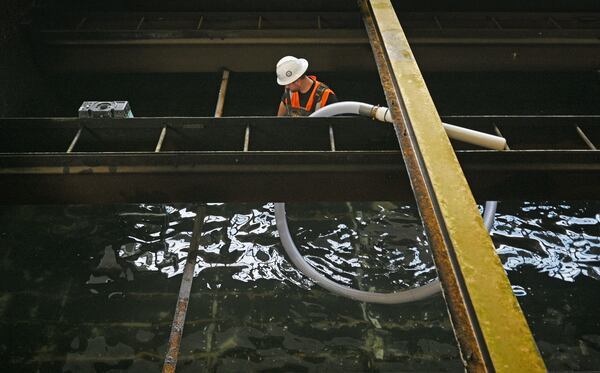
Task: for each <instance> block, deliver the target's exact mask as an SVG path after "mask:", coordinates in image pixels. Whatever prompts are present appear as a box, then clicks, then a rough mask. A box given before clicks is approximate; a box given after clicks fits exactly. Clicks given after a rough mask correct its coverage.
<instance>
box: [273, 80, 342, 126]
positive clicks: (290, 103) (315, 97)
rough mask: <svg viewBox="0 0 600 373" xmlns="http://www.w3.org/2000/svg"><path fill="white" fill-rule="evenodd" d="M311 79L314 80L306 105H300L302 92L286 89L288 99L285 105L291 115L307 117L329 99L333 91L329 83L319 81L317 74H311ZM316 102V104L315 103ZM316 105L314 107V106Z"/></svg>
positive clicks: (287, 112)
mask: <svg viewBox="0 0 600 373" xmlns="http://www.w3.org/2000/svg"><path fill="white" fill-rule="evenodd" d="M308 78H309V79H311V80H312V81H314V82H315V83H314V84H313V88H312V91H311V93H310V96H309V98H308V101H307V102H306V106H305V107H302V106H300V94H299V93H298V92H290V91H289V90H287V89H286V91H285V92H286V99H285V100H284V102H283V103H284V105H285V109H286V114H287V115H288V116H291V117H300V116H301V117H306V116H309V115H310V114H312V113H313V112H314V111H316V110H319V109H320V108H322V107H323V106H325V105H326V104H327V99H328V98H329V95H330V94H332V93H333V91H332V90H331V89H330V88H329V87H327V85H325V84H323V83H321V82H319V81H318V80H317V77H316V76H313V75H311V76H309V77H308ZM315 102H316V104H315ZM313 106H314V107H313Z"/></svg>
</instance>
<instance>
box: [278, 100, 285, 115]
mask: <svg viewBox="0 0 600 373" xmlns="http://www.w3.org/2000/svg"><path fill="white" fill-rule="evenodd" d="M284 115H285V105H284V104H283V102H279V110H277V116H278V117H282V116H284Z"/></svg>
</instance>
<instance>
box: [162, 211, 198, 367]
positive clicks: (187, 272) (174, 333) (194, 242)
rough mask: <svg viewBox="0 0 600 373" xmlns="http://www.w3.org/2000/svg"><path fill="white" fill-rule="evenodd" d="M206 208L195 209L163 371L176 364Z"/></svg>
mask: <svg viewBox="0 0 600 373" xmlns="http://www.w3.org/2000/svg"><path fill="white" fill-rule="evenodd" d="M205 216H206V210H205V207H204V206H200V207H198V208H197V210H196V217H194V228H193V231H192V238H191V240H190V248H189V251H188V256H187V260H186V262H185V268H184V270H183V276H182V278H181V287H180V288H179V298H178V299H177V306H176V308H175V316H174V317H173V325H172V327H171V335H170V337H169V347H168V350H167V355H166V357H165V364H164V366H163V373H171V372H174V371H175V367H176V366H177V357H178V356H179V346H180V344H181V337H182V336H183V326H184V324H185V316H186V313H187V308H188V303H189V301H190V292H191V290H192V282H193V280H194V269H195V267H196V256H197V254H198V247H199V245H200V242H199V241H200V234H201V233H202V227H203V225H204V218H205Z"/></svg>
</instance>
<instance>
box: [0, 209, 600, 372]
mask: <svg viewBox="0 0 600 373" xmlns="http://www.w3.org/2000/svg"><path fill="white" fill-rule="evenodd" d="M206 208H207V214H208V215H207V217H206V218H205V224H204V228H203V234H202V236H203V237H202V247H201V250H200V254H199V257H198V260H197V265H196V270H195V275H196V277H195V280H194V284H193V288H192V295H191V300H190V305H189V309H188V314H187V321H186V325H185V331H184V337H183V340H182V345H181V352H180V359H179V364H178V368H179V369H178V371H182V372H186V371H218V372H221V371H223V372H226V371H247V370H257V371H298V372H302V371H324V370H329V371H390V372H395V371H460V370H461V363H460V358H459V355H458V350H457V347H456V342H455V340H454V336H453V333H452V329H451V326H450V322H449V319H448V316H447V312H446V310H445V306H444V304H443V300H442V299H441V297H439V296H438V297H435V298H432V299H430V300H427V301H423V302H419V303H416V304H411V305H399V306H383V305H364V304H361V303H358V302H354V301H350V300H346V299H343V298H340V297H337V296H334V295H331V294H329V293H328V292H326V291H324V290H321V289H320V288H318V287H316V286H314V284H313V283H312V282H311V281H310V280H308V279H307V278H305V277H304V276H303V275H301V274H300V273H299V272H298V271H296V270H295V268H293V267H292V266H291V265H290V263H288V261H287V259H286V257H285V255H284V252H283V249H282V247H281V245H280V243H279V239H278V234H277V231H276V229H275V226H274V224H275V221H274V215H273V206H272V204H270V203H264V204H260V203H256V204H216V203H215V204H208V205H207V207H206ZM195 209H196V205H191V204H190V205H183V204H180V205H119V206H89V205H88V206H12V207H3V208H2V209H1V210H0V258H1V262H0V263H1V264H0V266H1V270H0V276H1V279H2V280H1V285H0V361H1V362H2V363H1V364H2V366H4V367H5V368H6V369H2V370H3V371H7V370H11V371H59V372H80V371H84V372H86V371H87V372H94V371H96V372H109V371H120V370H125V371H131V372H136V371H158V370H160V368H161V367H162V363H163V359H164V354H165V352H166V349H167V343H168V337H169V332H170V327H171V322H172V318H173V311H174V308H175V303H176V300H177V294H178V289H179V281H180V279H181V273H182V272H183V268H184V263H185V260H186V257H187V248H188V243H189V240H190V236H191V231H192V227H193V220H194V216H195V214H194V211H196V210H195ZM288 213H289V220H290V229H291V230H292V234H293V235H294V237H295V240H296V243H297V244H298V246H299V247H300V249H301V250H302V251H303V253H304V255H305V256H306V258H307V260H309V261H310V263H311V264H312V265H313V266H315V267H317V268H318V269H319V270H320V271H321V272H323V273H325V274H326V275H327V276H329V277H330V278H331V279H334V280H335V281H337V282H340V283H344V284H347V285H350V286H353V287H356V288H362V289H370V290H379V291H390V290H398V289H403V288H407V287H411V286H415V285H417V284H424V283H427V282H429V281H431V280H432V279H433V278H434V277H435V270H434V267H433V262H432V259H431V257H430V255H429V253H428V248H427V241H426V238H425V236H424V234H423V230H422V227H421V225H420V222H419V219H418V218H417V212H416V209H415V207H414V206H407V205H404V204H398V203H393V202H353V203H346V204H343V203H337V204H310V205H309V204H303V205H289V206H288ZM599 220H600V203H599V202H552V203H546V202H536V203H531V202H504V203H501V204H500V206H499V209H498V214H497V219H496V223H495V227H494V231H493V240H494V243H495V245H496V248H497V252H498V254H499V255H500V257H501V258H502V261H503V263H504V266H505V268H506V270H507V272H508V275H509V278H510V280H511V282H512V284H513V287H514V290H515V293H516V294H517V295H518V299H519V301H520V303H521V306H522V307H523V310H524V312H525V314H526V316H527V319H528V321H529V324H530V326H531V328H532V331H533V333H534V335H535V337H536V340H537V342H538V346H539V348H540V350H541V352H542V354H543V356H544V359H545V361H546V364H547V365H548V368H549V369H551V370H593V369H598V367H600V321H599V318H598V316H597V315H596V310H598V309H600V304H599V303H600V301H599V296H600V282H599V280H600V223H599Z"/></svg>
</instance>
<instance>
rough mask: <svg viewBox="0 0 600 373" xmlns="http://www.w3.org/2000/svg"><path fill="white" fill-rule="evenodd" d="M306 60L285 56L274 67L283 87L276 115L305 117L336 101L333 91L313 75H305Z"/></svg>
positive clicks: (279, 82)
mask: <svg viewBox="0 0 600 373" xmlns="http://www.w3.org/2000/svg"><path fill="white" fill-rule="evenodd" d="M307 69H308V61H306V60H305V59H304V58H296V57H294V56H285V57H283V58H282V59H280V60H279V62H277V67H276V68H275V70H276V73H277V83H278V84H279V85H281V86H284V87H285V90H284V92H283V96H281V102H280V103H279V110H278V111H277V116H279V117H282V116H288V117H306V116H309V115H310V114H312V113H314V112H315V111H316V110H319V109H320V108H322V107H324V106H326V105H329V104H332V103H334V102H337V101H338V100H337V97H336V96H335V93H333V91H332V90H331V89H330V88H329V87H327V86H326V85H325V84H323V83H321V82H319V81H318V80H317V77H316V76H314V75H308V76H307V75H306V70H307Z"/></svg>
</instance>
